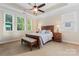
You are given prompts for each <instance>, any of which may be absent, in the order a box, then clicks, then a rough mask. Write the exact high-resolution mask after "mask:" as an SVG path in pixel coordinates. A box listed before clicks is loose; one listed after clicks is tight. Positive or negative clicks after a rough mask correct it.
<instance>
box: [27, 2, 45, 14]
mask: <svg viewBox="0 0 79 59" xmlns="http://www.w3.org/2000/svg"><path fill="white" fill-rule="evenodd" d="M28 4H29V5H31V6H32V8H31V9H28V10H32V11H33V13H34V14H35V15H37V13H38V11H40V12H42V13H44V12H45V11H43V10H41V9H40V8H41V7H44V6H45V5H46V4H45V3H43V4H41V5H39V6H37V5H36V3H34V6H33V5H32V4H31V3H28Z"/></svg>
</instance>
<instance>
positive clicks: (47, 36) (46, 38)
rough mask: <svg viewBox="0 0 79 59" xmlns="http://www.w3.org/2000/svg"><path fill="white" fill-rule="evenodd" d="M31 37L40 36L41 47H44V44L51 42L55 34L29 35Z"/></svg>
mask: <svg viewBox="0 0 79 59" xmlns="http://www.w3.org/2000/svg"><path fill="white" fill-rule="evenodd" d="M28 34H30V35H35V36H39V39H40V47H43V44H45V43H46V42H48V41H50V40H51V39H52V37H53V33H52V32H48V33H44V32H43V33H28Z"/></svg>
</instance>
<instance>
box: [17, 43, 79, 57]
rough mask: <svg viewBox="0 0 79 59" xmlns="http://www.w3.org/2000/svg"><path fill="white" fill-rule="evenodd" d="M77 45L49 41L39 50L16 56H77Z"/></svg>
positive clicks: (78, 52)
mask: <svg viewBox="0 0 79 59" xmlns="http://www.w3.org/2000/svg"><path fill="white" fill-rule="evenodd" d="M78 55H79V45H73V44H68V43H57V42H49V43H47V44H46V45H44V47H43V48H40V49H39V50H34V51H30V52H27V53H23V54H19V55H18V56H78Z"/></svg>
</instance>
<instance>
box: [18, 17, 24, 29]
mask: <svg viewBox="0 0 79 59" xmlns="http://www.w3.org/2000/svg"><path fill="white" fill-rule="evenodd" d="M17 30H24V18H23V17H17Z"/></svg>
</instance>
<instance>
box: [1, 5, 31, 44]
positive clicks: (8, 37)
mask: <svg viewBox="0 0 79 59" xmlns="http://www.w3.org/2000/svg"><path fill="white" fill-rule="evenodd" d="M5 13H9V14H12V15H13V17H14V16H23V17H24V18H25V20H24V21H25V30H24V31H17V29H16V28H17V27H16V26H17V25H16V18H15V17H14V19H13V22H14V24H13V26H14V27H13V30H12V31H8V32H7V31H5V30H4V14H5ZM29 19H32V17H31V16H29V15H28V14H24V13H22V12H17V10H12V9H9V8H5V7H1V6H0V44H2V43H7V42H11V41H16V40H20V39H21V37H23V36H25V33H26V32H28V30H27V26H26V25H27V21H28V20H29Z"/></svg>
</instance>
